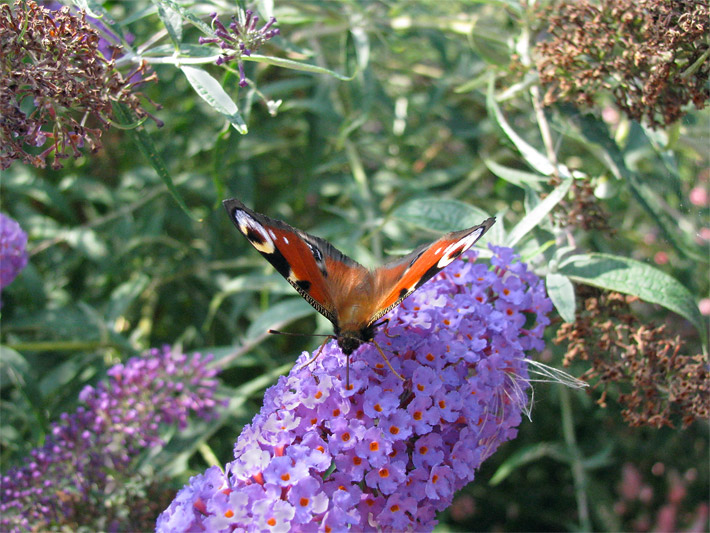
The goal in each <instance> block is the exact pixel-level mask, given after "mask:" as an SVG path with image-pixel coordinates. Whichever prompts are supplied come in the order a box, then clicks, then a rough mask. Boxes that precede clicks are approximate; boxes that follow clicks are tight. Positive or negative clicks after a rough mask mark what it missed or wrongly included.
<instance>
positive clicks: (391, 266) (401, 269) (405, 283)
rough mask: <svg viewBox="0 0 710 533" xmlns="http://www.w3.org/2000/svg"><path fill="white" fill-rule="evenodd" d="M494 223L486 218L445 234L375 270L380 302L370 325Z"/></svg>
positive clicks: (457, 255) (472, 243)
mask: <svg viewBox="0 0 710 533" xmlns="http://www.w3.org/2000/svg"><path fill="white" fill-rule="evenodd" d="M495 221H496V219H495V218H493V217H492V218H489V219H487V220H485V221H484V222H482V223H481V224H479V225H478V226H473V227H472V228H468V229H465V230H461V231H454V232H451V233H447V234H446V235H444V236H442V237H441V238H439V239H438V240H436V241H434V242H433V243H431V244H425V245H423V246H420V247H419V248H417V249H416V250H414V251H413V252H411V253H410V254H408V255H406V256H404V257H402V258H401V259H397V260H395V261H392V262H390V263H387V264H386V265H384V266H382V267H380V268H378V269H377V270H376V271H375V287H376V294H377V295H378V299H379V303H378V304H377V311H376V312H374V313H373V315H372V318H371V319H370V324H372V323H374V322H376V321H377V320H379V319H380V318H381V317H382V316H384V315H385V314H386V313H387V312H388V311H389V310H391V309H392V308H394V307H396V306H397V305H399V304H400V303H401V302H402V300H404V299H405V298H406V297H407V296H409V295H410V294H412V293H413V292H414V291H416V290H417V289H418V288H419V287H421V286H422V285H423V284H424V283H426V282H427V281H429V280H430V279H431V278H432V277H434V276H435V275H436V274H438V273H439V272H440V271H441V270H442V269H443V268H445V267H447V266H448V265H449V264H451V262H452V261H453V260H454V259H456V258H457V257H459V256H460V255H461V254H462V253H464V252H465V251H466V250H468V249H469V248H470V247H471V246H473V245H474V244H475V243H476V241H478V239H480V238H481V237H482V236H483V234H484V233H485V232H486V231H488V229H489V228H490V227H491V226H492V225H493V223H494V222H495Z"/></svg>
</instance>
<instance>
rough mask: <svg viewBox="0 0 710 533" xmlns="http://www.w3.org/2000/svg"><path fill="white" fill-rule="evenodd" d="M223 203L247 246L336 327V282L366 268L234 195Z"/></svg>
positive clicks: (355, 274) (317, 238)
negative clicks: (248, 244)
mask: <svg viewBox="0 0 710 533" xmlns="http://www.w3.org/2000/svg"><path fill="white" fill-rule="evenodd" d="M223 204H224V207H225V208H226V209H227V213H229V218H230V220H231V221H232V222H233V223H234V225H235V226H236V227H237V229H238V230H239V231H240V232H241V234H242V235H244V236H245V237H246V238H247V240H248V241H249V242H250V243H251V245H252V246H253V247H254V248H256V250H257V251H258V252H259V253H260V254H261V255H263V256H264V258H266V260H267V261H268V262H269V263H271V264H272V265H273V267H274V268H275V269H276V271H277V272H278V273H279V274H281V275H282V276H283V277H284V278H286V281H288V282H289V283H290V284H291V285H292V286H293V288H294V289H296V290H297V291H298V293H299V294H300V295H301V296H302V297H303V298H304V299H305V300H306V301H307V302H308V303H309V304H311V305H312V306H313V307H314V308H315V309H316V311H318V312H319V313H320V314H322V315H323V316H324V317H326V318H327V319H328V320H330V321H331V322H332V323H333V324H335V325H336V326H337V325H338V310H337V304H336V302H337V296H338V294H337V292H338V290H339V285H340V284H341V283H342V282H343V280H344V279H347V278H348V277H351V278H357V277H358V276H362V275H366V274H367V270H366V269H365V268H364V267H363V266H362V265H360V264H358V263H356V262H355V261H353V260H352V259H350V258H349V257H347V256H346V255H345V254H343V253H342V252H340V251H339V250H338V249H337V248H335V247H334V246H333V245H332V244H330V243H329V242H327V241H325V240H323V239H321V238H319V237H315V236H313V235H309V234H308V233H305V232H303V231H300V230H298V229H296V228H292V227H291V226H289V225H288V224H286V223H285V222H282V221H280V220H275V219H273V218H269V217H267V216H265V215H262V214H260V213H256V212H254V211H252V210H251V209H249V208H248V207H246V206H245V205H244V204H243V203H241V202H240V201H239V200H237V199H236V198H231V199H229V200H225V201H224V202H223Z"/></svg>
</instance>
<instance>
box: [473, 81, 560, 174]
mask: <svg viewBox="0 0 710 533" xmlns="http://www.w3.org/2000/svg"><path fill="white" fill-rule="evenodd" d="M494 81H495V80H494V78H493V76H491V79H490V81H489V82H488V94H487V95H486V107H487V109H488V114H489V115H490V116H491V117H493V118H494V119H495V121H496V123H497V124H498V126H499V127H500V129H501V130H502V131H503V133H504V134H505V135H506V137H508V139H510V141H511V142H512V143H513V144H514V145H515V147H516V148H517V149H518V151H519V152H520V155H521V156H523V159H525V161H526V162H527V163H528V165H530V166H531V167H532V168H533V169H534V170H536V171H537V172H539V173H540V174H542V175H544V176H552V175H553V174H555V167H554V166H553V165H552V163H551V162H550V160H549V159H548V158H547V157H546V156H545V155H544V154H543V153H542V152H540V151H538V150H537V148H534V147H533V146H532V145H530V144H528V142H527V141H525V140H524V139H523V138H522V137H521V136H520V135H518V133H517V132H516V131H515V130H514V129H513V128H512V127H511V126H510V124H508V121H507V120H505V117H504V116H503V112H502V111H501V109H500V107H498V103H497V102H496V98H495V90H494V89H495V84H494ZM557 173H558V174H559V176H560V177H561V178H571V177H572V174H571V173H570V171H569V169H568V168H567V167H566V166H564V165H560V164H558V165H557Z"/></svg>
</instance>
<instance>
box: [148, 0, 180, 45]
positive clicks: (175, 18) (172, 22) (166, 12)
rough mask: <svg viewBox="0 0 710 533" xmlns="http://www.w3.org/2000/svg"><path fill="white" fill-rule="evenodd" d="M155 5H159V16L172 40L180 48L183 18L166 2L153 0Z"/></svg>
mask: <svg viewBox="0 0 710 533" xmlns="http://www.w3.org/2000/svg"><path fill="white" fill-rule="evenodd" d="M153 3H154V4H157V5H158V16H159V17H160V20H161V21H162V22H163V24H164V25H165V29H166V30H167V32H168V35H170V39H171V40H172V41H173V44H174V45H175V47H176V48H177V47H179V46H180V43H181V42H182V16H181V15H180V13H179V12H178V11H176V10H175V9H173V8H172V7H171V6H170V5H169V4H167V3H165V2H162V1H160V0H153Z"/></svg>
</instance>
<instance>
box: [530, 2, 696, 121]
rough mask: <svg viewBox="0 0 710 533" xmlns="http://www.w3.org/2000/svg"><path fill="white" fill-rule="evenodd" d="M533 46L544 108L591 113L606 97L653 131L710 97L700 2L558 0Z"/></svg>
mask: <svg viewBox="0 0 710 533" xmlns="http://www.w3.org/2000/svg"><path fill="white" fill-rule="evenodd" d="M544 16H545V17H546V18H548V19H549V28H548V32H549V33H550V39H548V40H545V41H543V42H540V43H539V44H538V46H537V52H538V59H537V68H538V71H539V72H540V80H541V81H542V83H544V84H547V85H548V86H549V88H548V91H547V94H546V95H545V103H546V104H550V103H552V102H554V101H556V100H566V101H572V102H575V103H576V104H578V105H583V106H591V105H592V104H593V103H594V99H595V96H596V95H597V93H599V92H601V91H606V92H610V93H611V94H612V95H613V97H614V99H615V101H616V105H617V106H618V107H619V108H620V109H621V110H623V111H624V112H625V113H626V114H627V115H628V116H629V117H630V118H632V119H634V120H640V119H642V118H645V119H646V120H647V121H648V123H649V125H650V126H652V127H657V126H659V125H662V124H670V123H672V122H675V121H676V120H678V119H679V118H680V117H682V116H683V115H684V113H685V111H684V108H685V106H686V104H687V103H689V102H693V104H695V106H696V107H697V108H698V109H701V108H702V107H703V106H704V105H705V102H706V101H707V100H708V98H710V90H708V85H707V84H708V77H709V76H710V60H708V56H709V55H710V42H709V41H708V34H710V6H709V5H708V2H706V1H702V0H600V1H599V2H592V1H590V0H579V1H577V0H562V1H559V2H556V3H555V5H554V6H552V7H551V9H550V11H549V12H548V13H546V14H545V15H544Z"/></svg>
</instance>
